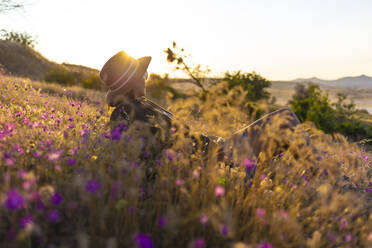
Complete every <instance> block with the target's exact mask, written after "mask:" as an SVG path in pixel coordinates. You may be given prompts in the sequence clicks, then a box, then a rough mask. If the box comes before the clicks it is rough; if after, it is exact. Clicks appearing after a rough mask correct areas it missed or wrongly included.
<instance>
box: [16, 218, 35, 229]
mask: <svg viewBox="0 0 372 248" xmlns="http://www.w3.org/2000/svg"><path fill="white" fill-rule="evenodd" d="M33 222H34V220H33V219H32V217H31V216H26V217H25V218H22V219H20V220H19V225H20V226H21V228H22V229H26V228H27V227H28V226H29V225H31V224H32V223H33Z"/></svg>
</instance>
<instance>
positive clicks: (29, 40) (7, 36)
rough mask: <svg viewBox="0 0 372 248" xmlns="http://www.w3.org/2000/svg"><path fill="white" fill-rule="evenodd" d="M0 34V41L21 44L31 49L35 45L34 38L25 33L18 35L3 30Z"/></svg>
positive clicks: (18, 33)
mask: <svg viewBox="0 0 372 248" xmlns="http://www.w3.org/2000/svg"><path fill="white" fill-rule="evenodd" d="M0 32H1V35H0V39H2V40H9V41H14V42H18V43H21V44H22V45H25V46H29V47H32V48H33V47H35V45H36V43H37V41H36V39H35V37H33V36H32V35H30V34H28V33H26V32H23V33H20V32H14V31H7V30H5V29H2V30H0Z"/></svg>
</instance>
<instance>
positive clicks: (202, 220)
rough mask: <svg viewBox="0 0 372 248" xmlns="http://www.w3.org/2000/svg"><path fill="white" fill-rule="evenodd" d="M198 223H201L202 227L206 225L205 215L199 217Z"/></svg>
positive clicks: (206, 217) (206, 218)
mask: <svg viewBox="0 0 372 248" xmlns="http://www.w3.org/2000/svg"><path fill="white" fill-rule="evenodd" d="M200 223H202V224H203V225H205V224H207V223H208V216H207V215H205V214H202V215H200Z"/></svg>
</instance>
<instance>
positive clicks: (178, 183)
mask: <svg viewBox="0 0 372 248" xmlns="http://www.w3.org/2000/svg"><path fill="white" fill-rule="evenodd" d="M176 184H177V186H180V187H181V186H182V185H183V180H182V179H177V180H176Z"/></svg>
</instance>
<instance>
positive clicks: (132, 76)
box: [100, 51, 151, 106]
mask: <svg viewBox="0 0 372 248" xmlns="http://www.w3.org/2000/svg"><path fill="white" fill-rule="evenodd" d="M150 61H151V57H142V58H139V59H134V58H133V57H131V56H129V55H128V54H126V53H125V52H124V51H120V52H119V53H117V54H115V55H114V56H112V57H111V58H110V59H109V60H108V61H107V62H106V63H105V65H104V66H103V67H102V70H101V72H100V77H101V79H102V81H103V82H104V83H105V85H106V86H107V87H108V92H107V97H106V100H107V104H109V105H110V106H115V105H117V104H118V103H119V102H120V99H121V98H138V97H141V96H145V95H146V87H145V81H146V79H147V67H148V65H149V63H150ZM118 101H119V102H118Z"/></svg>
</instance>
